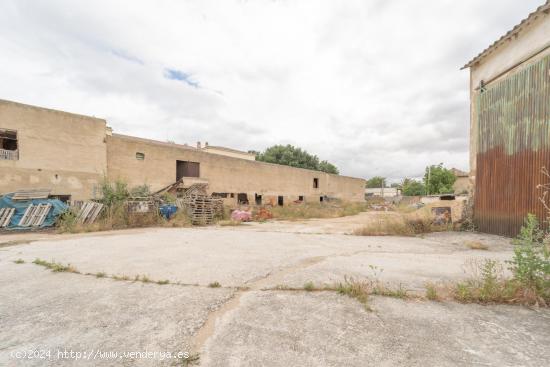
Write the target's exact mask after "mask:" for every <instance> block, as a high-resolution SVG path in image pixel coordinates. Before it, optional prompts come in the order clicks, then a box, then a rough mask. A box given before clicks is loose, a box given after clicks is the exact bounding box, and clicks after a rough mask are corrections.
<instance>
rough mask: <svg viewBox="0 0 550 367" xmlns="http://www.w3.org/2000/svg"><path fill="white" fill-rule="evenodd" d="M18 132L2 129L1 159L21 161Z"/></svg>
mask: <svg viewBox="0 0 550 367" xmlns="http://www.w3.org/2000/svg"><path fill="white" fill-rule="evenodd" d="M18 149H19V146H18V141H17V131H15V130H6V129H0V159H9V160H17V159H19V150H18Z"/></svg>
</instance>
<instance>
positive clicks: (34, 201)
mask: <svg viewBox="0 0 550 367" xmlns="http://www.w3.org/2000/svg"><path fill="white" fill-rule="evenodd" d="M50 191H51V190H48V189H35V190H28V189H25V190H18V191H16V192H13V193H8V194H4V195H2V196H1V197H0V228H6V229H34V228H45V227H51V226H53V225H54V224H55V222H56V220H57V218H58V217H59V215H61V214H62V213H63V212H65V211H66V210H67V208H68V207H67V205H66V204H64V203H63V202H62V201H60V200H58V199H53V198H49V195H50Z"/></svg>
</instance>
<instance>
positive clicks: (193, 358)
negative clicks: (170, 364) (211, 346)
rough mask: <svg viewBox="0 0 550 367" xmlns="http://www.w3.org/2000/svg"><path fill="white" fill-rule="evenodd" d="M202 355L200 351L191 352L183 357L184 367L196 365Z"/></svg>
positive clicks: (182, 363)
mask: <svg viewBox="0 0 550 367" xmlns="http://www.w3.org/2000/svg"><path fill="white" fill-rule="evenodd" d="M200 358H201V357H200V355H199V354H198V353H194V354H190V355H189V356H188V357H187V358H185V357H184V358H182V359H181V365H182V367H187V366H195V365H197V364H198V363H199V360H200Z"/></svg>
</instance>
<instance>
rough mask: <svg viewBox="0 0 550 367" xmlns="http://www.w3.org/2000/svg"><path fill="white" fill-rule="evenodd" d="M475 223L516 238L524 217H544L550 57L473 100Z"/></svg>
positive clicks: (549, 126) (549, 138) (548, 156)
mask: <svg viewBox="0 0 550 367" xmlns="http://www.w3.org/2000/svg"><path fill="white" fill-rule="evenodd" d="M476 103H477V111H478V116H477V122H478V126H479V129H478V136H477V143H478V151H477V157H476V159H477V168H476V184H475V199H474V200H475V202H474V221H475V223H476V225H477V227H478V228H479V230H480V231H482V232H487V233H494V234H500V235H506V236H515V235H516V234H517V233H518V232H519V229H520V228H521V225H522V223H523V220H524V218H525V216H526V215H527V213H534V214H537V216H538V217H539V219H540V220H541V221H542V220H544V219H546V214H545V213H544V210H543V207H542V204H541V203H540V201H539V197H540V195H541V192H540V190H539V189H537V185H538V184H541V183H543V182H544V177H543V176H542V174H541V168H542V167H547V168H549V169H550V56H547V57H545V58H543V59H542V60H540V61H538V62H536V63H534V64H532V65H530V66H528V67H526V68H524V69H522V70H521V71H519V72H517V73H515V74H513V75H510V76H508V77H507V78H506V79H504V80H502V81H499V82H497V83H495V84H494V85H491V86H489V87H488V88H486V89H485V90H483V91H481V92H480V93H479V94H478V97H477V102H476Z"/></svg>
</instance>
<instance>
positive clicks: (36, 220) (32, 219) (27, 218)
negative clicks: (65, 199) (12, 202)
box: [19, 203, 52, 227]
mask: <svg viewBox="0 0 550 367" xmlns="http://www.w3.org/2000/svg"><path fill="white" fill-rule="evenodd" d="M51 209H52V204H49V203H48V204H31V205H29V206H28V207H27V210H25V214H23V217H21V220H20V221H19V226H21V227H38V226H41V225H42V224H43V223H44V220H45V219H46V217H47V216H48V213H49V212H50V210H51Z"/></svg>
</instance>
